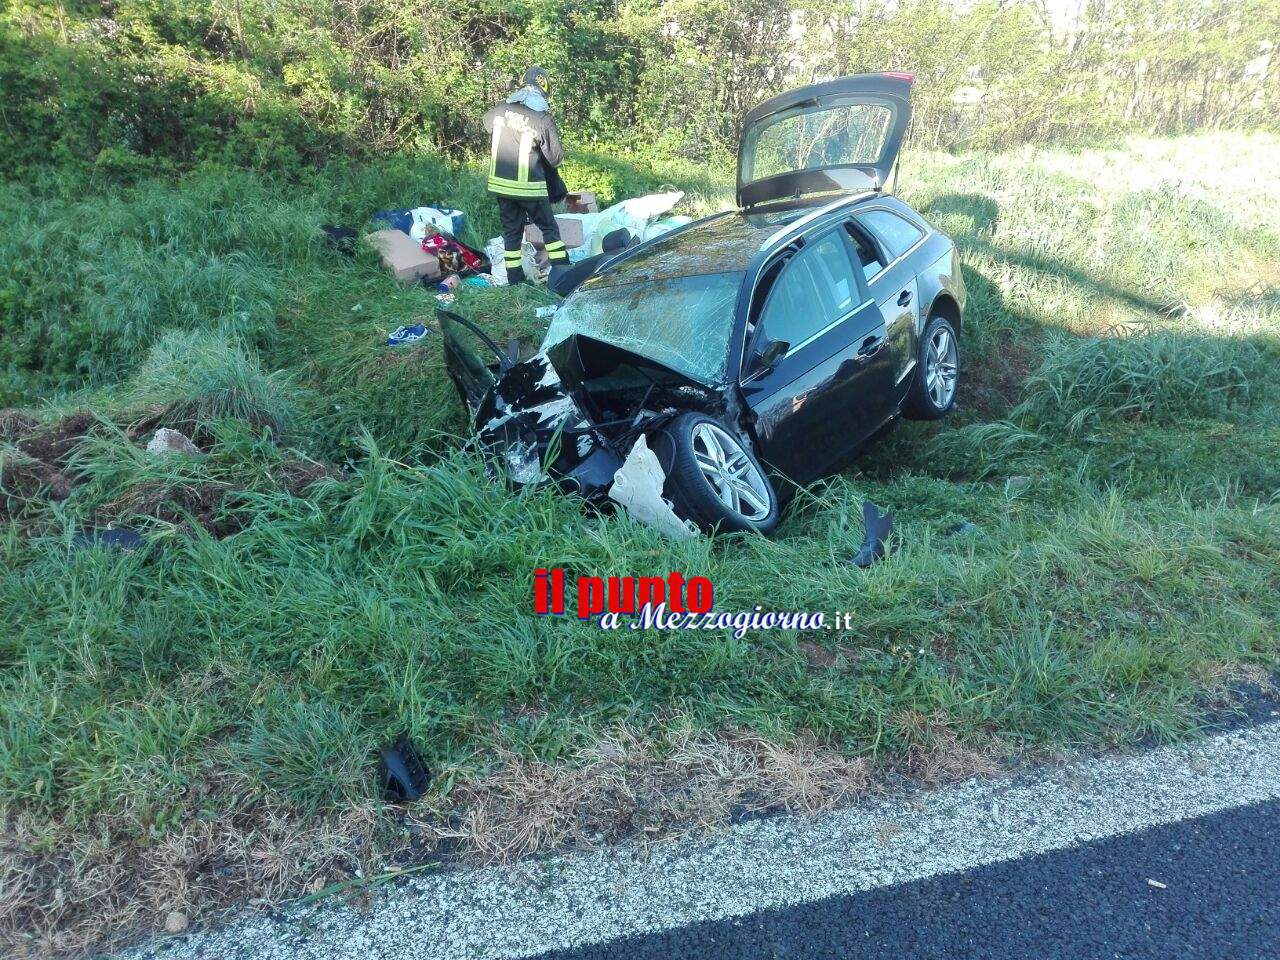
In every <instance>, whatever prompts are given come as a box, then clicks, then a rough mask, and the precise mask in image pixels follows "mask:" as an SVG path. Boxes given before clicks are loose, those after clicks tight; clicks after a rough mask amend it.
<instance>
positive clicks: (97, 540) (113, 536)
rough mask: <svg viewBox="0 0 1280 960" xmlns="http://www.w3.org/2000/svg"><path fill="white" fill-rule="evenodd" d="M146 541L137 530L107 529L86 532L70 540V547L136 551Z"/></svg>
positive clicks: (126, 528) (124, 528)
mask: <svg viewBox="0 0 1280 960" xmlns="http://www.w3.org/2000/svg"><path fill="white" fill-rule="evenodd" d="M145 542H146V541H144V540H143V539H142V534H140V533H138V531H137V530H130V529H129V528H128V527H108V528H107V529H106V530H87V531H84V532H82V533H77V534H76V535H75V536H74V537H72V538H71V546H72V547H74V548H75V549H77V550H91V549H93V548H94V547H102V548H104V549H106V550H124V551H126V552H127V551H132V550H137V549H138V548H139V547H141V546H142V545H143V544H144V543H145Z"/></svg>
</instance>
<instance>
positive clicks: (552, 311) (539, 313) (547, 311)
mask: <svg viewBox="0 0 1280 960" xmlns="http://www.w3.org/2000/svg"><path fill="white" fill-rule="evenodd" d="M558 309H559V304H555V303H551V304H548V305H547V306H545V307H539V308H538V309H537V310H535V311H533V315H534V316H535V317H537V318H538V319H539V320H550V319H551V318H552V317H554V316H555V315H556V310H558Z"/></svg>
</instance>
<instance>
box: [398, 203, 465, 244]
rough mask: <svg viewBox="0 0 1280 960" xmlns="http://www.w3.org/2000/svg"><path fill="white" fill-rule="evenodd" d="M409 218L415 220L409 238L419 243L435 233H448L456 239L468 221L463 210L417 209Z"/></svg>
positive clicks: (410, 213)
mask: <svg viewBox="0 0 1280 960" xmlns="http://www.w3.org/2000/svg"><path fill="white" fill-rule="evenodd" d="M409 216H410V217H412V218H413V226H412V227H410V228H409V236H411V237H413V239H415V240H417V241H418V242H419V243H421V242H422V241H423V240H425V239H426V238H427V236H428V235H429V234H433V233H447V234H448V235H449V236H451V237H455V238H456V237H457V236H458V234H460V233H461V232H462V225H463V224H464V223H466V219H467V215H466V214H465V213H463V212H462V211H461V210H450V209H448V208H445V209H440V208H439V207H416V208H415V209H413V210H410V211H409Z"/></svg>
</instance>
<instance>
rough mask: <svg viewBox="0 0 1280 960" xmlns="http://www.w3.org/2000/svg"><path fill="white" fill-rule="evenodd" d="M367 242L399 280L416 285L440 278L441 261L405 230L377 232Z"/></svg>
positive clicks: (370, 234) (368, 237)
mask: <svg viewBox="0 0 1280 960" xmlns="http://www.w3.org/2000/svg"><path fill="white" fill-rule="evenodd" d="M364 239H365V242H366V243H367V244H369V246H371V247H373V248H374V249H375V250H377V251H378V253H380V254H381V255H382V262H383V263H384V264H385V265H386V268H387V269H388V270H390V271H391V274H392V276H394V277H395V278H396V279H397V280H403V281H404V282H406V283H414V282H416V281H418V280H421V279H422V278H423V277H426V278H428V279H431V278H433V277H438V276H440V261H439V260H437V259H436V258H435V256H433V255H432V254H430V253H427V252H426V251H425V250H423V249H422V244H420V243H418V241H416V240H414V239H413V238H412V237H410V236H409V235H408V234H407V233H405V232H404V231H403V230H375V231H374V232H373V233H369V234H366V235H365V238H364Z"/></svg>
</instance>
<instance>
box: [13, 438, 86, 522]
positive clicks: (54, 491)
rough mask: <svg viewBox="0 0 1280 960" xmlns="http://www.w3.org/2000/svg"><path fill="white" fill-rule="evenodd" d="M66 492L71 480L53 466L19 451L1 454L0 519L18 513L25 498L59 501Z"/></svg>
mask: <svg viewBox="0 0 1280 960" xmlns="http://www.w3.org/2000/svg"><path fill="white" fill-rule="evenodd" d="M69 496H71V480H70V479H68V477H67V476H66V474H64V473H63V472H62V471H61V470H59V469H57V468H56V467H53V466H50V465H49V464H47V463H43V462H41V461H39V460H36V459H34V458H31V457H28V456H26V455H25V454H23V453H21V452H19V453H18V454H17V455H16V456H13V455H0V520H7V519H9V518H11V517H16V516H19V515H20V514H21V513H22V512H23V505H24V504H25V503H26V502H27V501H30V500H33V499H36V498H42V499H44V500H50V501H61V500H65V499H67V497H69Z"/></svg>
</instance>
